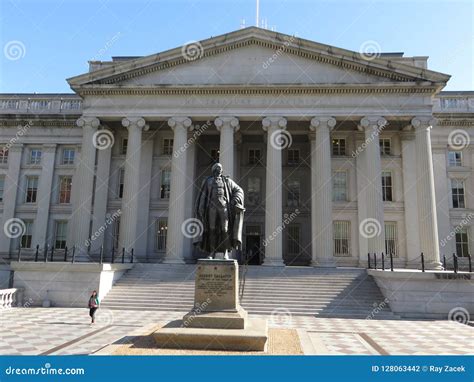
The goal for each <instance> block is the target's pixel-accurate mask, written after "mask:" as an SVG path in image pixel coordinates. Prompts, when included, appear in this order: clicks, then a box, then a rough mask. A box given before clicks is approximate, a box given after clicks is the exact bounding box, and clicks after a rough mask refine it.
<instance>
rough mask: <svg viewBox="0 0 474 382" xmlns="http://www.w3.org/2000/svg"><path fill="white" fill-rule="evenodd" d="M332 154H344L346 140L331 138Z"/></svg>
mask: <svg viewBox="0 0 474 382" xmlns="http://www.w3.org/2000/svg"><path fill="white" fill-rule="evenodd" d="M332 155H333V156H344V155H346V140H345V139H341V138H337V139H333V140H332Z"/></svg>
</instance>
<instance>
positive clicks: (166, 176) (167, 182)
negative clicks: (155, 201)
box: [160, 169, 171, 199]
mask: <svg viewBox="0 0 474 382" xmlns="http://www.w3.org/2000/svg"><path fill="white" fill-rule="evenodd" d="M170 190H171V170H169V169H163V170H161V189H160V198H161V199H169V198H170Z"/></svg>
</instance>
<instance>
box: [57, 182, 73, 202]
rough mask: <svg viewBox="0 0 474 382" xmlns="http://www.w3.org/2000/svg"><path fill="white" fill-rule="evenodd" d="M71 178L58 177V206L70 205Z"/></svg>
mask: <svg viewBox="0 0 474 382" xmlns="http://www.w3.org/2000/svg"><path fill="white" fill-rule="evenodd" d="M71 189H72V176H60V177H59V198H58V202H59V204H69V203H71Z"/></svg>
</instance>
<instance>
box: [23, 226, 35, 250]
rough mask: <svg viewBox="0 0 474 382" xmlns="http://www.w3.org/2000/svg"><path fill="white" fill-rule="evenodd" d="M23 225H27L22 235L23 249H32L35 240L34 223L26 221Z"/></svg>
mask: <svg viewBox="0 0 474 382" xmlns="http://www.w3.org/2000/svg"><path fill="white" fill-rule="evenodd" d="M23 223H25V231H24V232H23V234H22V235H21V240H20V244H21V248H31V241H32V239H33V221H32V220H24V221H23Z"/></svg>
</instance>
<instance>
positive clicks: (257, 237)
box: [0, 27, 474, 269]
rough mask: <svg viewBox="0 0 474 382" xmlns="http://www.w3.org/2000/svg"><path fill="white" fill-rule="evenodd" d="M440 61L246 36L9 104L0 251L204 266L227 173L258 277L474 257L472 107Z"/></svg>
mask: <svg viewBox="0 0 474 382" xmlns="http://www.w3.org/2000/svg"><path fill="white" fill-rule="evenodd" d="M448 80H449V76H448V75H445V74H442V73H438V72H434V71H431V70H429V69H428V68H427V57H404V56H403V54H399V53H394V54H390V53H386V54H383V53H382V54H378V55H364V54H359V53H356V52H351V51H347V50H344V49H339V48H336V47H332V46H327V45H323V44H319V43H315V42H312V41H307V40H303V39H299V38H295V37H292V36H286V35H282V34H279V33H276V32H270V31H267V30H262V29H258V28H253V27H252V28H246V29H242V30H239V31H236V32H232V33H229V34H226V35H222V36H218V37H213V38H211V39H208V40H204V41H201V42H195V43H191V44H188V45H186V46H184V47H180V48H176V49H173V50H170V51H166V52H162V53H159V54H156V55H151V56H146V57H117V58H114V59H113V60H112V61H107V62H105V61H104V62H103V61H101V62H98V61H94V62H90V71H89V72H88V73H86V74H83V75H79V76H77V77H73V78H70V79H68V82H69V84H70V86H71V88H72V89H73V91H74V94H1V95H0V143H1V144H2V145H3V150H0V153H1V154H0V196H1V199H0V213H1V219H2V222H3V227H4V229H3V230H2V232H0V253H1V255H2V256H3V257H4V258H12V257H14V256H15V254H16V253H17V251H18V248H19V247H20V246H21V247H22V254H23V255H24V256H34V254H35V252H36V246H39V250H38V251H39V253H40V256H41V254H42V253H44V251H50V250H52V251H56V253H61V254H62V253H64V250H65V248H66V247H67V248H68V249H69V251H71V250H72V248H73V247H74V248H75V251H76V252H77V256H82V257H83V258H84V256H89V257H91V258H93V259H97V257H98V256H99V254H100V252H101V250H102V252H103V255H104V257H105V259H107V258H109V259H110V256H112V253H113V254H114V256H117V257H119V256H121V253H122V249H123V251H124V254H125V256H127V258H128V257H129V256H131V252H132V249H133V254H134V256H135V258H136V259H138V260H139V261H143V262H146V261H149V262H169V263H182V262H192V261H193V260H195V259H196V258H197V257H199V256H200V255H201V254H199V253H197V252H196V250H195V249H194V248H193V245H192V239H193V235H194V234H195V232H196V230H199V229H201V228H202V227H200V226H199V223H198V222H197V221H195V220H194V212H193V203H194V198H195V196H196V192H197V189H198V188H199V186H200V184H201V182H202V180H203V179H204V178H205V177H206V176H208V175H209V174H210V167H211V166H212V164H213V163H215V162H216V161H217V160H219V161H220V162H221V163H222V164H223V167H224V172H225V173H226V174H228V175H230V176H231V177H232V178H233V179H235V180H236V181H237V183H239V184H240V185H241V186H242V187H243V189H244V191H245V197H246V200H245V202H246V212H245V223H244V228H243V229H244V235H243V236H244V238H243V248H242V253H243V254H246V255H247V258H248V259H249V261H250V263H251V264H261V263H263V265H284V264H286V265H316V266H335V265H338V266H366V265H367V254H368V253H377V254H381V253H385V254H387V253H391V254H393V258H394V262H395V265H396V266H400V267H419V264H420V254H421V253H423V254H424V257H425V264H426V267H427V268H433V269H435V268H439V267H440V266H441V262H442V260H443V255H445V256H448V258H451V256H452V254H453V253H456V254H457V255H458V256H460V258H461V259H462V258H466V257H467V256H468V254H469V251H470V250H471V249H472V248H474V247H473V245H474V242H473V240H474V229H473V226H474V222H473V218H474V194H473V190H474V175H473V166H474V150H473V145H472V143H471V140H472V138H473V137H474V92H443V91H442V89H443V87H444V86H445V85H446V83H447V81H448Z"/></svg>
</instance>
